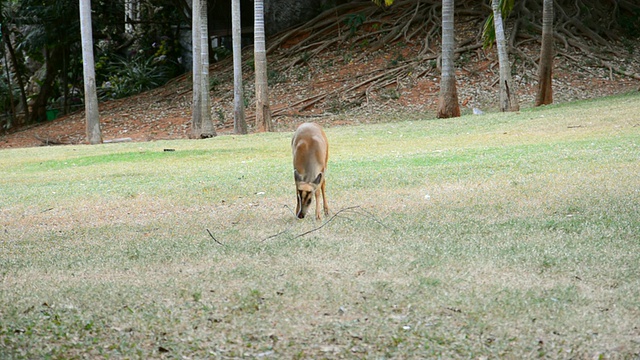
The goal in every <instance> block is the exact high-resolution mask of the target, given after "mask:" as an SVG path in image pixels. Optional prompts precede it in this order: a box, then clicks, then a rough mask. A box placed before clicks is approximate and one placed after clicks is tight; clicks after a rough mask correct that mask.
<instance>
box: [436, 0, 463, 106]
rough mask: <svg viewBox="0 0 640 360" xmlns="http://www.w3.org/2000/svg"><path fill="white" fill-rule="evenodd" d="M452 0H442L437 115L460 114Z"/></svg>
mask: <svg viewBox="0 0 640 360" xmlns="http://www.w3.org/2000/svg"><path fill="white" fill-rule="evenodd" d="M453 7H454V0H443V1H442V74H441V77H440V97H439V99H438V117H439V118H450V117H458V116H460V105H459V104H458V90H457V88H456V72H455V66H454V62H453V56H454V51H455V38H454V28H453V21H454V19H453Z"/></svg>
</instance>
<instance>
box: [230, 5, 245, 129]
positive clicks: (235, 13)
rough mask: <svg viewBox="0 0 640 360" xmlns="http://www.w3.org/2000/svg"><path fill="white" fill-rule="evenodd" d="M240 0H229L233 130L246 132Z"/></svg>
mask: <svg viewBox="0 0 640 360" xmlns="http://www.w3.org/2000/svg"><path fill="white" fill-rule="evenodd" d="M240 14H241V12H240V0H232V1H231V20H232V22H231V31H232V36H233V132H234V133H235V134H246V133H247V122H246V121H245V117H244V99H243V89H242V27H241V23H240Z"/></svg>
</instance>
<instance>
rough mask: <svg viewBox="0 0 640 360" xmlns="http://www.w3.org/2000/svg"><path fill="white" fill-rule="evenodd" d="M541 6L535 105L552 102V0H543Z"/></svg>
mask: <svg viewBox="0 0 640 360" xmlns="http://www.w3.org/2000/svg"><path fill="white" fill-rule="evenodd" d="M542 6H543V8H542V46H541V47H540V65H539V66H538V93H537V95H536V103H535V106H540V105H547V104H552V103H553V88H552V82H551V79H552V75H553V0H544V2H543V5H542Z"/></svg>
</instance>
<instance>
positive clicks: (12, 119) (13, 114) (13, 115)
mask: <svg viewBox="0 0 640 360" xmlns="http://www.w3.org/2000/svg"><path fill="white" fill-rule="evenodd" d="M0 11H2V9H0ZM3 50H4V49H3ZM2 57H3V58H4V63H5V64H7V52H6V51H3V52H2ZM4 69H5V71H6V73H7V87H8V88H9V104H10V106H11V117H9V120H7V123H6V124H5V125H4V129H1V128H0V131H2V130H9V129H11V126H13V123H15V122H16V105H15V100H13V85H12V84H11V71H9V66H5V68H4Z"/></svg>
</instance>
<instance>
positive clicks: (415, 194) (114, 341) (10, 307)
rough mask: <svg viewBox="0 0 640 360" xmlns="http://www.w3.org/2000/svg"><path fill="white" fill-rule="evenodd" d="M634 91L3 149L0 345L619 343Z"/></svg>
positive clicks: (543, 353)
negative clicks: (300, 156) (312, 173)
mask: <svg viewBox="0 0 640 360" xmlns="http://www.w3.org/2000/svg"><path fill="white" fill-rule="evenodd" d="M639 104H640V101H639V98H638V96H637V95H629V96H623V97H618V98H609V99H604V100H598V101H594V102H585V103H577V104H571V105H564V106H560V107H549V108H546V109H535V110H527V111H523V112H522V113H519V114H489V115H486V116H483V117H463V118H460V119H453V120H424V121H412V122H403V121H398V119H381V120H384V121H388V122H385V123H381V124H376V125H368V126H354V127H336V128H330V129H326V130H327V135H328V136H329V139H330V142H331V151H332V153H331V160H330V164H329V174H328V177H327V181H328V185H327V186H328V187H327V190H328V196H329V205H330V207H331V208H332V209H333V210H334V213H333V215H335V217H332V218H331V221H330V222H329V223H327V224H326V225H324V226H323V223H322V222H315V221H313V220H311V219H306V220H304V221H296V220H295V219H294V216H293V215H292V214H291V210H290V207H291V206H294V200H295V199H294V190H293V189H294V186H293V177H292V175H291V172H292V171H291V160H290V156H291V155H290V154H289V151H290V150H289V141H290V134H261V135H252V136H249V137H221V138H217V139H212V140H203V141H173V142H150V143H139V144H117V145H108V146H107V145H105V146H91V147H89V146H74V147H59V148H33V149H22V150H4V151H2V152H1V155H2V157H0V170H1V171H2V176H1V177H0V223H1V224H2V230H1V233H0V275H1V279H2V280H1V282H0V318H1V319H2V321H1V322H0V357H1V358H46V357H50V358H81V357H90V358H176V357H185V358H209V357H211V358H240V357H243V358H382V357H386V358H430V357H442V358H532V357H544V358H594V357H604V358H634V357H637V356H638V354H640V343H639V342H638V339H639V338H640V331H639V330H638V319H640V310H639V309H640V303H639V300H638V299H640V290H639V289H640V273H639V272H638V266H637V264H638V263H640V255H639V254H640V241H639V240H640V237H639V235H638V234H640V216H638V214H640V191H639V189H640V179H639V178H638V176H637V174H638V173H640V126H639V125H640V123H639V120H638V118H637V115H636V114H638V113H640V105H639ZM587 114H588V115H589V117H588V118H587V119H585V116H586V115H587ZM578 125H579V126H580V127H576V126H578ZM164 148H175V149H176V151H175V152H171V153H165V152H163V151H162V149H164ZM341 209H343V210H344V211H342V212H340V213H338V212H339V211H340V210H341ZM336 213H338V214H337V215H336ZM320 226H323V227H322V228H320ZM207 230H208V231H210V232H211V235H213V236H214V237H215V240H214V239H212V238H211V236H210V235H209V233H208V231H207ZM309 231H311V232H310V233H308V234H306V235H304V236H299V235H301V234H304V233H305V232H309Z"/></svg>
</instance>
